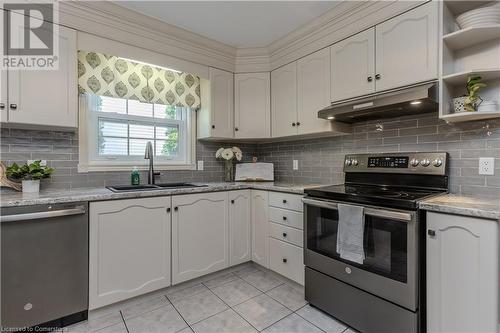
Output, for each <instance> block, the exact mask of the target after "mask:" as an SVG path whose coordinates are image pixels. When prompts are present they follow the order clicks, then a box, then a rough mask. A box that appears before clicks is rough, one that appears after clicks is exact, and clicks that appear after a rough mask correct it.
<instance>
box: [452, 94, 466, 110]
mask: <svg viewBox="0 0 500 333" xmlns="http://www.w3.org/2000/svg"><path fill="white" fill-rule="evenodd" d="M466 98H467V97H455V98H454V99H453V111H454V112H455V113H461V112H465V105H464V104H465V99H466Z"/></svg>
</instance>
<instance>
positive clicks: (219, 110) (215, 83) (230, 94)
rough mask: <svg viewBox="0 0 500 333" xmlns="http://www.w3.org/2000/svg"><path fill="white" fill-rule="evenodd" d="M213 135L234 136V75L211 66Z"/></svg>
mask: <svg viewBox="0 0 500 333" xmlns="http://www.w3.org/2000/svg"><path fill="white" fill-rule="evenodd" d="M209 74H210V87H211V89H210V92H211V113H210V115H211V130H212V137H215V138H232V137H233V130H234V76H233V73H229V72H226V71H223V70H220V69H216V68H210V73H209Z"/></svg>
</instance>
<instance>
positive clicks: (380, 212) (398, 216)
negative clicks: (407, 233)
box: [302, 198, 413, 222]
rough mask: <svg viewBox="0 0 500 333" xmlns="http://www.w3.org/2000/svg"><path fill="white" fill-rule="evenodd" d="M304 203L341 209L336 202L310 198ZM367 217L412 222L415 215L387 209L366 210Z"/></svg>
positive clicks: (304, 199)
mask: <svg viewBox="0 0 500 333" xmlns="http://www.w3.org/2000/svg"><path fill="white" fill-rule="evenodd" d="M302 202H303V203H304V204H306V205H310V206H314V207H319V208H326V209H333V210H338V209H339V206H338V204H337V203H336V202H329V201H323V200H313V199H309V198H302ZM365 215H370V216H375V217H382V218H388V219H392V220H399V221H407V222H410V221H412V220H413V214H411V213H404V212H396V211H392V210H385V209H375V208H365Z"/></svg>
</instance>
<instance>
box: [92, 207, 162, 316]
mask: <svg viewBox="0 0 500 333" xmlns="http://www.w3.org/2000/svg"><path fill="white" fill-rule="evenodd" d="M169 208H170V197H157V198H147V199H130V200H115V201H103V202H91V203H90V227H89V231H90V233H89V234H90V236H89V238H90V239H89V245H90V246H89V308H90V309H95V308H99V307H101V306H104V305H108V304H111V303H114V302H118V301H121V300H124V299H127V298H130V297H134V296H137V295H141V294H144V293H147V292H150V291H153V290H157V289H161V288H165V287H168V286H169V285H170V213H169V212H168V211H167V210H169Z"/></svg>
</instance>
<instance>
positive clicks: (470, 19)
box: [457, 2, 500, 29]
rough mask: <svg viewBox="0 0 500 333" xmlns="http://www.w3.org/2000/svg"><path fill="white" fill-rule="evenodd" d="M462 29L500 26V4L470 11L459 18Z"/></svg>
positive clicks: (458, 21)
mask: <svg viewBox="0 0 500 333" xmlns="http://www.w3.org/2000/svg"><path fill="white" fill-rule="evenodd" d="M457 23H458V25H459V26H460V28H462V29H466V28H475V27H484V26H489V25H495V24H500V3H499V2H497V3H495V4H493V5H489V6H485V7H481V8H476V9H473V10H469V11H468V12H465V13H463V14H461V15H459V16H458V17H457Z"/></svg>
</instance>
